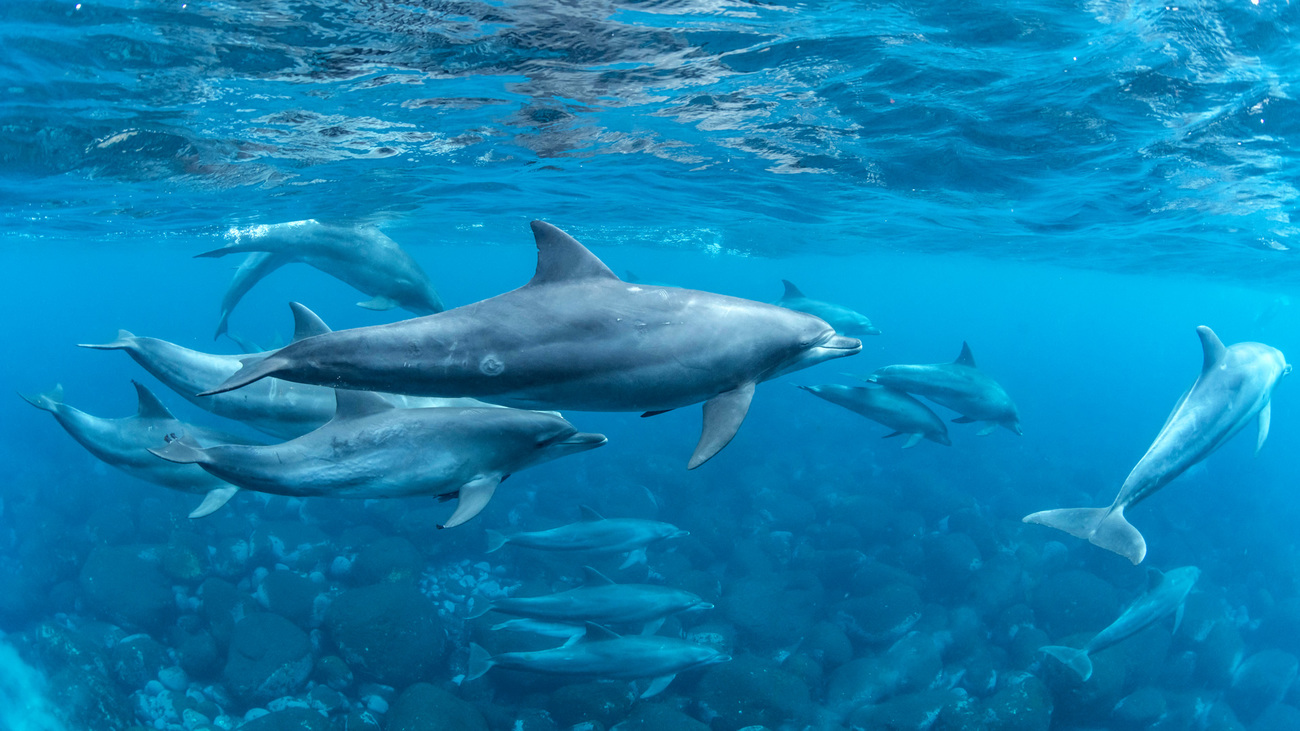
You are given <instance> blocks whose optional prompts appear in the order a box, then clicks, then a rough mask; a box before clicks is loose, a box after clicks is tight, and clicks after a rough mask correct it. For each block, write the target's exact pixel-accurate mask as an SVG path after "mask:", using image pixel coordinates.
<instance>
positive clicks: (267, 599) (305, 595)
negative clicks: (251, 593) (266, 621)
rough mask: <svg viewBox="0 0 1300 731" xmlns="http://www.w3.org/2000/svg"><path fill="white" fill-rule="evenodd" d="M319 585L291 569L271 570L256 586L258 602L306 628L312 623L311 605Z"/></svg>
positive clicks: (318, 590) (313, 602) (318, 591)
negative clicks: (259, 584) (260, 583)
mask: <svg viewBox="0 0 1300 731" xmlns="http://www.w3.org/2000/svg"><path fill="white" fill-rule="evenodd" d="M319 593H320V587H319V586H318V585H317V584H315V583H313V582H312V580H311V579H308V578H306V577H303V576H299V575H298V574H296V573H294V572H292V571H286V570H284V569H280V570H278V571H272V572H271V573H269V574H267V575H266V578H264V579H262V585H261V586H259V587H258V590H257V599H258V602H259V603H260V604H261V605H262V606H263V607H265V608H266V609H268V610H269V611H271V612H274V613H276V614H278V615H280V616H281V617H284V618H285V619H288V620H289V621H291V622H293V623H294V624H296V625H298V626H299V627H302V628H304V629H308V628H310V627H311V624H312V607H313V606H314V604H315V601H316V595H317V594H319Z"/></svg>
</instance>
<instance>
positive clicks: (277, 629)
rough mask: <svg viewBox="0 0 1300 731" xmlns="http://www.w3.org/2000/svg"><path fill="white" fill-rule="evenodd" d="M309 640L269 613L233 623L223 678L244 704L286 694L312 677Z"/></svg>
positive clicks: (286, 621)
mask: <svg viewBox="0 0 1300 731" xmlns="http://www.w3.org/2000/svg"><path fill="white" fill-rule="evenodd" d="M311 668H312V656H311V640H310V639H309V638H308V637H307V633H305V632H303V631H302V630H300V629H298V627H297V626H296V625H294V623H293V622H290V621H289V620H287V619H285V618H284V617H281V616H280V615H278V614H271V613H270V612H260V613H258V614H251V615H249V616H247V617H244V618H243V619H241V620H239V622H237V623H236V624H235V630H234V634H233V635H232V636H231V638H230V653H229V656H228V657H227V659H226V670H225V672H224V673H223V677H224V679H225V681H226V687H227V688H229V689H230V691H231V692H232V693H234V694H235V695H236V696H238V697H239V698H240V699H241V700H243V701H244V702H245V703H249V704H253V703H259V702H264V701H269V700H272V699H274V698H279V697H281V696H285V695H289V694H291V693H293V692H294V691H296V690H298V689H299V688H301V687H302V685H303V683H305V682H307V677H308V676H309V675H311Z"/></svg>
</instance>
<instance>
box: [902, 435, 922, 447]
mask: <svg viewBox="0 0 1300 731" xmlns="http://www.w3.org/2000/svg"><path fill="white" fill-rule="evenodd" d="M924 436H925V435H924V434H912V435H911V436H909V437H908V438H907V441H906V442H904V443H903V449H911V448H912V447H915V446H916V443H917V442H919V441H921V438H922V437H924Z"/></svg>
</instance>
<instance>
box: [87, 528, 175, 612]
mask: <svg viewBox="0 0 1300 731" xmlns="http://www.w3.org/2000/svg"><path fill="white" fill-rule="evenodd" d="M81 590H82V591H83V592H84V593H85V595H86V599H87V600H88V601H89V602H90V606H91V607H93V608H94V609H95V610H96V611H97V612H98V613H99V614H100V615H101V616H103V617H104V618H105V619H108V620H109V621H111V622H115V623H117V624H121V625H125V626H130V627H139V628H144V629H153V628H155V627H159V626H163V625H166V624H167V623H168V622H169V621H170V620H171V618H172V617H173V616H175V614H176V600H175V597H174V595H173V593H172V589H171V584H170V583H168V581H167V579H166V577H164V576H163V574H162V572H161V571H159V570H158V566H157V565H156V564H153V563H150V562H148V561H145V560H144V559H143V558H141V557H140V551H139V550H137V549H134V548H124V547H110V546H97V547H95V549H94V550H92V551H91V552H90V555H89V556H88V557H87V558H86V564H85V566H83V567H82V569H81Z"/></svg>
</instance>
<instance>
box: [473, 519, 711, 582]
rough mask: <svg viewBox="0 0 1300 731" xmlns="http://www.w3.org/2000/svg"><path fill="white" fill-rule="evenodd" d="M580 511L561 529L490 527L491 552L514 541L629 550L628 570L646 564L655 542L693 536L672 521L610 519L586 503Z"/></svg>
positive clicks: (540, 547)
mask: <svg viewBox="0 0 1300 731" xmlns="http://www.w3.org/2000/svg"><path fill="white" fill-rule="evenodd" d="M578 510H579V512H580V513H581V515H582V520H580V521H578V522H577V523H569V524H568V525H562V526H559V527H558V528H550V529H548V530H539V531H532V532H530V533H515V534H514V535H511V536H507V535H504V534H502V533H500V532H498V531H494V530H491V529H489V530H488V531H487V543H488V549H487V552H488V553H492V552H493V551H496V550H498V549H500V548H501V547H502V546H504V545H506V544H507V543H510V544H513V545H516V546H522V547H523V548H535V549H538V550H541V551H601V552H606V553H627V559H626V560H625V561H623V565H622V566H619V568H621V569H625V568H627V567H628V566H631V565H632V564H635V563H645V561H646V554H645V549H646V546H648V545H650V544H651V543H655V542H657V541H662V540H664V539H666V538H681V537H683V536H688V535H690V533H689V532H688V531H684V530H682V529H680V528H678V527H677V526H675V525H673V524H672V523H664V522H662V521H658V520H644V519H641V518H606V517H604V516H602V515H601V514H600V513H597V512H596V511H595V510H592V509H591V508H589V507H587V506H586V505H582V506H579V508H578Z"/></svg>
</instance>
